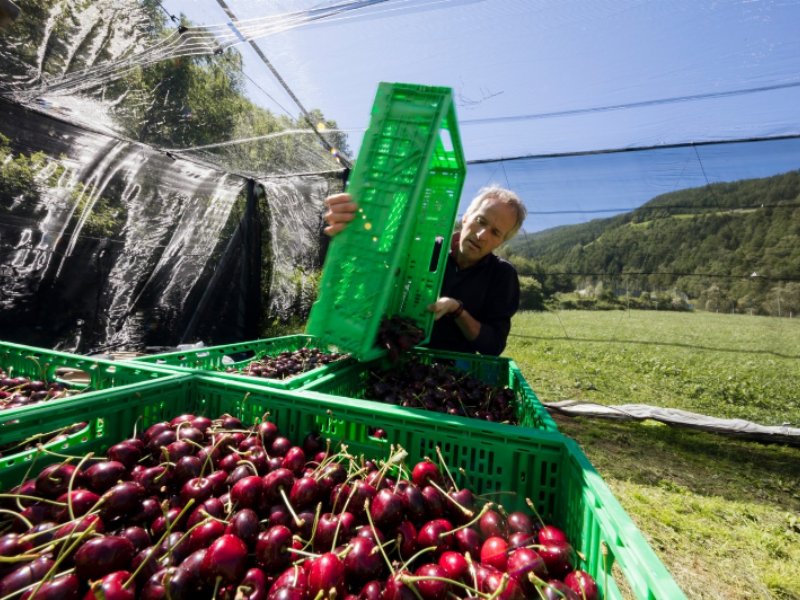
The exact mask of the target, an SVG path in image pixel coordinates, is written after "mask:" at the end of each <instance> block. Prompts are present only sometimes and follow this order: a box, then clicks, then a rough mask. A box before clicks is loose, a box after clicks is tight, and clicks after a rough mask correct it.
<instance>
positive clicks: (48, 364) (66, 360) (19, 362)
mask: <svg viewBox="0 0 800 600" xmlns="http://www.w3.org/2000/svg"><path fill="white" fill-rule="evenodd" d="M0 367H2V369H3V370H4V371H5V372H6V373H7V374H9V375H10V376H11V377H18V376H22V377H27V378H29V379H33V380H38V381H43V382H47V383H52V382H56V383H60V384H63V385H65V386H66V387H67V388H68V389H69V390H70V395H69V396H67V397H64V398H59V399H52V400H46V401H44V402H38V403H35V404H30V405H27V406H24V407H20V408H12V409H8V410H0V435H1V436H2V441H0V448H2V450H0V469H5V468H7V467H9V466H11V465H12V464H16V463H28V462H29V461H31V460H33V459H34V458H35V457H36V456H37V455H38V454H40V453H41V451H40V450H37V449H36V447H35V446H36V444H37V443H38V442H39V441H40V440H41V442H42V443H43V444H44V448H45V449H46V450H47V451H51V452H57V451H58V452H60V451H65V450H67V449H69V448H71V447H74V446H76V445H80V444H82V443H85V442H86V441H87V440H89V439H92V438H94V437H97V436H98V435H102V430H103V421H102V419H88V418H86V417H80V416H79V417H77V418H76V419H75V420H73V421H72V422H70V423H63V424H62V425H60V426H55V425H52V424H51V423H50V422H48V421H47V420H44V421H42V422H41V423H37V424H36V425H34V426H30V425H28V424H26V423H27V421H24V420H20V419H19V418H18V417H19V416H20V415H25V414H28V413H32V412H33V413H35V412H39V411H42V410H44V409H45V408H48V409H49V408H51V407H53V408H55V409H56V410H58V408H57V407H62V406H64V405H66V404H68V403H70V402H72V401H73V399H76V398H78V397H81V398H89V399H91V398H94V397H97V396H98V395H100V394H103V396H104V397H109V391H112V390H113V392H112V393H111V397H113V396H114V394H117V393H121V394H127V393H129V392H130V390H132V389H135V388H136V387H137V386H139V385H140V384H142V383H145V382H148V381H154V380H158V379H164V378H168V377H174V376H175V374H174V372H171V371H169V370H166V369H162V368H158V367H152V366H150V365H144V364H141V365H139V364H133V365H132V364H125V363H120V362H114V361H108V360H102V359H98V358H91V357H86V356H79V355H76V354H69V353H66V352H58V351H55V350H46V349H43V348H37V347H34V346H25V345H22V344H14V343H10V342H0ZM49 412H50V411H48V414H49ZM78 424H83V425H82V426H81V427H77V428H76V426H77V425H78ZM50 434H53V435H57V437H55V438H53V439H50V441H46V440H48V439H49V438H50V437H51V435H50ZM45 441H46V443H45Z"/></svg>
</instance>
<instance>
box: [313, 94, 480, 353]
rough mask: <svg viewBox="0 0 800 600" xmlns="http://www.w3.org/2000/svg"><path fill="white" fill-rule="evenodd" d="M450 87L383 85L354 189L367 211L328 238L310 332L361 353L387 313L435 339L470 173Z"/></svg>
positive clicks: (370, 349) (372, 349)
mask: <svg viewBox="0 0 800 600" xmlns="http://www.w3.org/2000/svg"><path fill="white" fill-rule="evenodd" d="M465 165H466V163H465V161H464V157H463V151H462V149H461V140H460V136H459V132H458V124H457V121H456V115H455V108H454V105H453V99H452V91H451V90H450V89H449V88H441V87H425V86H419V85H409V84H401V83H381V84H380V85H379V87H378V92H377V95H376V97H375V104H374V106H373V109H372V119H371V121H370V125H369V128H368V129H367V132H366V133H365V135H364V141H363V142H362V145H361V150H360V151H359V156H358V160H357V161H356V164H355V167H354V169H353V172H352V174H351V176H350V180H349V183H348V191H349V192H351V193H352V194H353V196H354V198H355V199H356V201H357V203H358V206H359V209H358V212H357V213H356V218H355V220H354V221H353V222H352V223H350V224H349V225H348V227H346V228H345V229H344V231H342V232H341V233H340V234H339V235H337V236H336V237H335V238H334V239H333V240H332V241H331V244H330V247H329V249H328V254H327V257H326V259H325V265H324V267H323V270H322V280H321V282H320V292H319V297H318V299H317V301H316V302H315V304H314V306H313V307H312V309H311V314H310V316H309V320H308V326H307V328H306V331H307V332H308V333H310V334H312V335H315V336H318V337H320V338H322V339H325V340H327V341H329V342H330V343H332V344H334V345H336V346H338V347H339V348H342V349H344V350H346V351H347V352H349V353H351V354H352V355H353V356H355V357H356V358H357V359H358V360H370V359H373V358H377V357H378V356H381V355H382V354H383V353H384V352H385V351H384V350H383V349H382V348H379V347H378V346H376V343H375V340H376V337H377V335H378V330H379V327H380V324H381V321H383V319H384V318H388V317H393V316H399V317H403V318H406V319H409V320H411V321H413V322H415V323H416V325H417V326H419V327H420V328H421V329H422V330H423V332H424V338H423V339H422V340H421V341H422V342H425V341H427V340H428V339H429V338H430V333H431V328H432V327H433V314H432V313H430V312H428V310H427V306H428V305H429V304H431V303H432V302H435V301H436V299H437V298H438V296H439V291H440V290H441V286H442V277H443V276H444V267H445V264H446V258H447V254H448V250H449V244H450V236H451V235H452V233H453V226H454V222H455V217H456V211H457V209H458V201H459V197H460V195H461V188H462V186H463V183H464V176H465V173H466V166H465Z"/></svg>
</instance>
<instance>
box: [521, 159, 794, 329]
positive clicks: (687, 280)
mask: <svg viewBox="0 0 800 600" xmlns="http://www.w3.org/2000/svg"><path fill="white" fill-rule="evenodd" d="M507 252H508V254H509V255H511V256H512V257H514V260H515V262H517V263H522V264H525V262H526V261H524V260H523V261H520V260H519V258H520V257H522V258H524V259H531V260H532V261H533V263H534V264H536V268H535V269H533V271H534V272H535V273H536V274H538V275H542V274H551V275H552V274H562V275H561V278H562V281H563V280H564V279H565V278H566V280H567V281H569V283H570V284H571V285H572V286H573V287H578V286H581V285H583V284H584V283H585V282H587V281H589V282H592V281H594V282H597V281H609V280H611V282H613V283H614V286H615V287H619V286H620V284H621V279H620V278H624V280H625V282H624V287H625V288H627V289H635V290H639V291H645V290H647V291H649V290H654V289H665V288H677V289H678V290H679V291H681V292H684V293H686V294H687V295H688V296H689V297H692V298H702V297H704V294H705V295H706V296H707V295H708V293H709V290H710V289H712V288H714V289H716V290H717V292H716V293H719V294H721V295H722V296H724V297H725V299H726V300H727V304H728V305H731V303H735V304H736V306H737V307H739V308H742V309H748V310H749V309H755V310H756V312H766V313H770V312H771V310H770V309H769V308H764V307H763V306H762V305H763V304H764V303H765V302H770V301H772V302H773V303H774V300H775V299H774V298H773V299H772V300H771V298H772V296H775V294H779V295H780V294H788V295H789V296H791V297H789V298H786V299H785V300H783V299H781V300H783V302H784V306H783V307H781V309H779V310H782V311H783V312H785V311H786V310H788V309H789V308H788V307H789V306H790V305H793V304H795V303H797V304H798V306H797V307H796V308H795V310H798V309H800V170H799V171H790V172H788V173H784V174H782V175H776V176H773V177H767V178H763V179H749V180H742V181H737V182H733V183H719V184H712V185H708V186H704V187H701V188H691V189H687V190H681V191H678V192H671V193H669V194H663V195H661V196H658V197H656V198H654V199H653V200H651V201H649V202H648V203H646V204H644V205H643V206H641V207H639V208H637V209H636V210H634V211H631V212H630V213H626V214H623V215H618V216H615V217H612V218H608V219H597V220H594V221H591V222H589V223H585V224H581V225H571V226H564V227H558V228H555V229H549V230H546V231H543V232H539V233H535V234H530V235H521V236H519V237H518V238H517V239H515V240H513V241H512V242H510V243H509V245H508V248H507ZM523 271H524V269H523ZM754 272H755V273H757V274H758V275H759V276H758V277H750V275H751V274H752V273H754ZM540 278H541V277H540ZM793 296H798V298H797V299H794V300H793V299H792V297H793ZM723 304H724V303H723Z"/></svg>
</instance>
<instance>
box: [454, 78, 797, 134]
mask: <svg viewBox="0 0 800 600" xmlns="http://www.w3.org/2000/svg"><path fill="white" fill-rule="evenodd" d="M796 87H800V81H789V82H787V83H778V84H775V85H764V86H760V87H753V88H744V89H740V90H727V91H723V92H710V93H708V94H692V95H688V96H674V97H672V98H655V99H652V100H642V101H641V102H628V103H626V104H610V105H608V106H591V107H588V108H575V109H571V110H556V111H551V112H545V113H534V114H530V115H509V116H504V117H487V118H483V119H462V121H461V123H462V124H464V125H485V124H488V123H500V122H507V121H531V120H535V119H551V118H553V117H569V116H573V115H582V114H585V113H595V112H607V111H614V110H623V109H627V108H641V107H643V106H658V105H661V104H675V103H680V102H691V101H694V100H707V99H709V98H727V97H729V96H743V95H745V94H757V93H760V92H772V91H775V90H785V89H790V88H796Z"/></svg>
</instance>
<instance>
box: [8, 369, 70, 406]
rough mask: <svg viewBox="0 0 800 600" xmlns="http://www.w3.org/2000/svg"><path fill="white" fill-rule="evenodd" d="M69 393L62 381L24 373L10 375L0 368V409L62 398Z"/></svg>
mask: <svg viewBox="0 0 800 600" xmlns="http://www.w3.org/2000/svg"><path fill="white" fill-rule="evenodd" d="M69 393H70V390H69V388H67V386H66V385H64V384H63V383H59V382H57V381H52V382H47V381H42V380H39V379H31V378H29V377H26V376H24V375H20V376H17V377H12V376H11V374H10V373H8V372H6V371H5V370H3V369H2V368H0V410H8V409H12V408H21V407H23V406H30V405H31V404H38V403H39V402H46V401H47V400H53V399H56V398H63V397H64V396H66V395H67V394H69Z"/></svg>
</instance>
